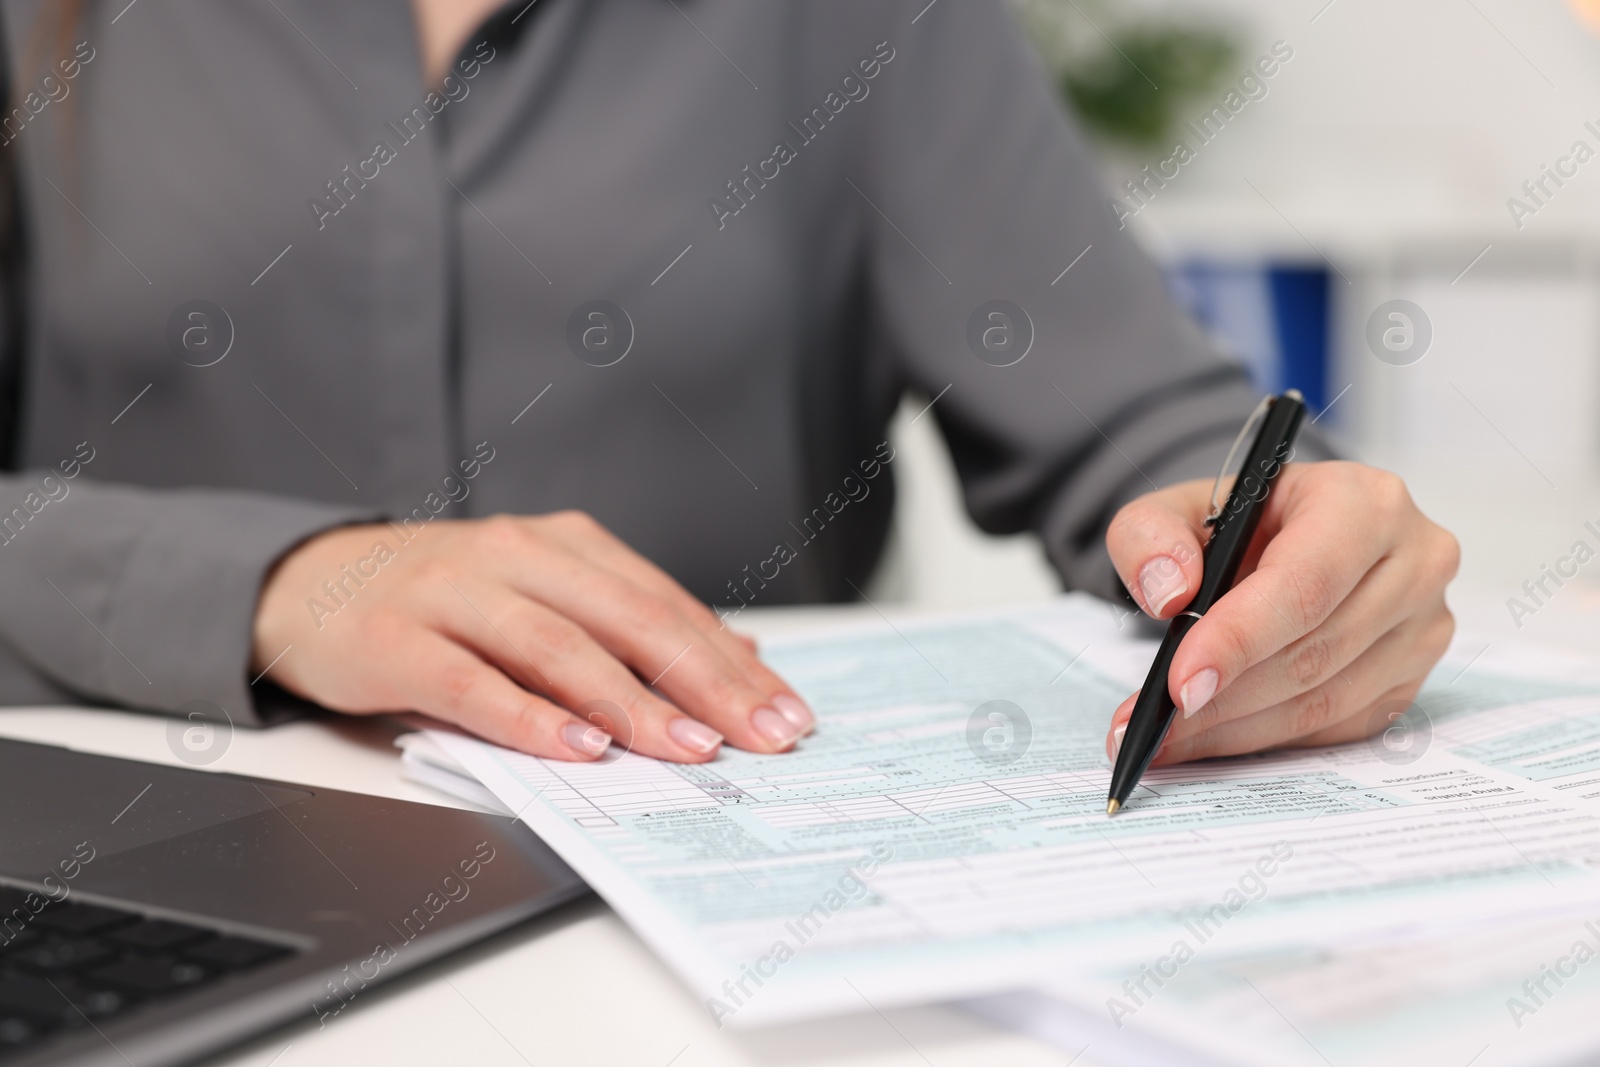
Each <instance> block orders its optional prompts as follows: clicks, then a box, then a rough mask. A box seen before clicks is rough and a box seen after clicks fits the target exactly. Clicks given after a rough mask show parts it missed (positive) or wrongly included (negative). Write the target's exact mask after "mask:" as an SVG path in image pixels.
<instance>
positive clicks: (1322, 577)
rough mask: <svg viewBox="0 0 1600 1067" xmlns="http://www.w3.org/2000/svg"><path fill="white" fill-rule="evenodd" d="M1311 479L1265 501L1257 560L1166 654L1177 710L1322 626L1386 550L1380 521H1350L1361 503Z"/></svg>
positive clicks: (1281, 488)
mask: <svg viewBox="0 0 1600 1067" xmlns="http://www.w3.org/2000/svg"><path fill="white" fill-rule="evenodd" d="M1318 466H1319V467H1320V466H1325V465H1323V464H1319V465H1318ZM1294 470H1295V468H1294V467H1293V466H1290V467H1288V468H1286V469H1285V472H1284V476H1283V477H1284V478H1285V479H1287V478H1288V477H1289V474H1290V472H1293V471H1294ZM1298 481H1299V483H1300V484H1301V485H1303V484H1304V483H1305V479H1304V478H1300V479H1298ZM1317 482H1318V485H1317V486H1316V487H1315V490H1316V491H1314V492H1305V493H1302V494H1301V496H1300V497H1299V498H1296V497H1295V496H1294V494H1293V493H1292V492H1290V490H1292V489H1294V488H1295V486H1294V485H1292V484H1289V485H1286V484H1282V482H1281V481H1280V484H1279V485H1278V486H1277V487H1276V489H1275V491H1274V492H1273V494H1272V495H1271V496H1270V497H1269V498H1268V502H1267V505H1266V506H1267V509H1268V512H1269V513H1271V512H1273V511H1274V510H1276V511H1277V516H1276V517H1275V522H1274V525H1276V522H1278V521H1281V523H1282V525H1281V527H1280V528H1278V529H1276V530H1273V529H1271V528H1268V529H1266V530H1263V531H1262V533H1261V534H1260V535H1259V536H1263V537H1267V538H1269V540H1268V541H1267V543H1266V547H1265V548H1264V549H1263V550H1262V552H1261V561H1260V564H1259V565H1258V566H1257V567H1256V569H1255V571H1254V573H1252V574H1249V575H1247V576H1245V577H1244V578H1243V579H1241V580H1240V582H1239V584H1238V585H1236V586H1235V587H1234V588H1233V589H1232V590H1230V591H1229V592H1228V593H1226V594H1224V595H1223V596H1222V598H1221V599H1219V600H1218V601H1217V602H1216V604H1214V605H1213V606H1212V607H1211V609H1210V610H1209V611H1207V612H1206V614H1205V617H1204V618H1202V619H1200V621H1198V622H1196V623H1195V624H1194V627H1193V628H1192V629H1190V631H1189V634H1188V636H1187V637H1186V638H1185V639H1184V642H1183V644H1182V646H1181V647H1180V648H1179V649H1178V652H1177V654H1176V655H1175V656H1173V659H1172V670H1171V671H1170V673H1169V674H1168V676H1167V677H1168V685H1169V686H1170V687H1171V689H1172V692H1173V693H1174V694H1175V695H1176V696H1177V698H1178V706H1179V707H1180V708H1181V709H1182V710H1183V711H1185V712H1192V711H1193V710H1195V709H1198V708H1201V707H1204V706H1205V705H1206V704H1207V703H1209V702H1210V701H1211V699H1212V697H1214V696H1215V695H1216V694H1217V693H1219V692H1221V691H1222V690H1224V689H1226V688H1227V687H1228V686H1229V685H1231V684H1232V683H1233V682H1234V681H1235V680H1237V679H1238V678H1239V677H1240V676H1241V675H1242V674H1244V672H1245V671H1246V670H1248V669H1249V668H1250V667H1252V666H1254V665H1255V664H1257V663H1260V662H1261V661H1262V660H1264V659H1266V658H1267V657H1268V656H1270V655H1272V654H1273V653H1275V652H1277V651H1278V650H1279V649H1282V648H1283V647H1285V646H1286V645H1288V644H1289V643H1290V642H1292V641H1295V640H1297V639H1298V638H1300V637H1302V636H1304V635H1305V634H1307V633H1310V632H1311V631H1312V630H1314V629H1316V628H1317V627H1318V626H1320V625H1322V623H1323V622H1324V621H1325V620H1326V619H1327V618H1328V616H1329V615H1331V614H1332V613H1333V610H1334V608H1336V607H1337V606H1338V605H1339V603H1340V602H1342V601H1343V600H1344V599H1345V597H1346V596H1348V595H1349V593H1350V591H1351V590H1352V589H1353V588H1355V585H1356V583H1357V582H1358V581H1360V579H1361V577H1362V576H1363V575H1364V574H1366V573H1367V571H1369V570H1371V568H1372V566H1373V564H1374V563H1376V562H1377V561H1378V559H1380V558H1381V557H1382V556H1383V555H1384V554H1385V552H1386V551H1387V550H1388V548H1389V531H1388V529H1387V527H1386V525H1385V524H1384V523H1383V522H1381V521H1379V520H1376V519H1375V520H1374V521H1372V522H1367V523H1353V522H1351V521H1350V516H1351V514H1353V513H1355V512H1356V511H1358V510H1365V509H1368V505H1367V502H1365V501H1362V500H1360V499H1359V498H1358V499H1356V500H1354V501H1353V500H1352V499H1351V498H1350V496H1349V495H1347V494H1345V493H1343V492H1340V491H1337V490H1338V489H1339V488H1340V487H1338V486H1334V485H1332V483H1331V482H1330V481H1329V479H1327V478H1319V479H1317ZM1267 525H1268V524H1267V522H1266V521H1265V519H1263V526H1267Z"/></svg>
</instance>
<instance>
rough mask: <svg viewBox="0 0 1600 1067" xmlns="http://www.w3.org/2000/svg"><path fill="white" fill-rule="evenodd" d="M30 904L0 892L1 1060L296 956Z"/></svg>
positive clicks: (169, 924) (86, 907)
mask: <svg viewBox="0 0 1600 1067" xmlns="http://www.w3.org/2000/svg"><path fill="white" fill-rule="evenodd" d="M28 896H29V894H28V893H27V892H26V891H24V890H20V889H14V888H12V887H10V886H5V885H0V1062H4V1061H5V1060H7V1059H9V1058H11V1057H12V1056H14V1055H17V1054H20V1053H21V1052H23V1051H26V1050H29V1049H31V1048H33V1047H34V1046H35V1045H37V1044H38V1043H40V1042H42V1041H45V1040H47V1039H49V1038H50V1037H52V1036H55V1035H58V1034H60V1033H62V1032H64V1031H77V1030H83V1029H87V1028H88V1027H89V1026H90V1025H91V1024H93V1025H95V1026H103V1025H104V1024H105V1022H106V1021H107V1020H110V1019H115V1018H117V1017H118V1016H120V1015H122V1014H124V1013H125V1012H129V1011H133V1010H135V1009H137V1008H139V1007H141V1006H143V1005H145V1004H149V1003H151V1002H153V1001H159V1000H165V999H167V998H170V997H174V996H178V995H180V994H182V993H185V992H187V991H189V990H191V989H194V988H195V987H197V986H200V985H203V984H205V983H207V982H214V981H216V980H218V979H219V978H222V977H225V976H226V975H229V974H235V973H238V972H240V971H245V970H249V969H250V968H253V967H259V966H261V965H262V964H264V963H268V962H270V961H272V960H276V959H279V958H281V957H283V956H287V955H289V954H290V953H291V952H292V951H293V950H292V949H289V948H285V947H284V946H282V945H275V944H271V943H269V942H266V941H257V940H254V939H252V938H248V937H239V936H237V935H232V934H222V933H218V932H217V931H216V930H212V929H209V928H207V927H204V926H195V925H193V924H190V923H184V922H173V921H172V920H170V919H152V918H150V917H148V916H146V915H143V914H141V913H139V912H137V911H129V910H125V909H122V908H113V907H106V906H104V905H100V904H84V903H80V902H78V901H74V900H70V899H69V900H64V901H60V902H52V903H50V904H48V905H47V906H46V907H45V908H44V909H43V910H41V911H40V912H38V914H33V913H32V912H31V910H30V909H29V908H28V907H27V906H25V905H24V903H23V902H24V900H26V899H27V898H28ZM33 903H34V904H35V905H37V904H38V898H37V897H35V898H34V900H33ZM19 909H20V912H19ZM19 913H20V915H22V916H31V917H29V918H28V920H27V921H26V922H23V921H21V919H20V918H18V917H17V916H18V915H19Z"/></svg>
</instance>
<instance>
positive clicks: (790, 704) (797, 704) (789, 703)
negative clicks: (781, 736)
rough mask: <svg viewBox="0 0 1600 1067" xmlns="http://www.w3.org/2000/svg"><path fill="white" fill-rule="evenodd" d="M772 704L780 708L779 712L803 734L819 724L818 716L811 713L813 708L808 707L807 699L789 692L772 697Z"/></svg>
mask: <svg viewBox="0 0 1600 1067" xmlns="http://www.w3.org/2000/svg"><path fill="white" fill-rule="evenodd" d="M772 706H773V707H775V708H777V709H778V714H779V715H782V716H783V717H784V718H785V719H788V720H789V721H790V722H792V723H794V728H795V729H796V730H799V731H800V732H801V733H803V734H808V733H810V732H811V728H812V727H813V726H815V725H816V724H817V717H816V716H815V715H813V714H811V709H810V708H808V707H806V705H805V701H803V700H801V699H800V698H799V697H792V696H789V695H788V694H787V693H784V694H782V695H781V696H775V697H773V698H772Z"/></svg>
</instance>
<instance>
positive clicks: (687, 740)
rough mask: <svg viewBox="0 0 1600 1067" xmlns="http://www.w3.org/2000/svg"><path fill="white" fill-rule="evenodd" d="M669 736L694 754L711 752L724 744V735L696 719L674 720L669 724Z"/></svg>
mask: <svg viewBox="0 0 1600 1067" xmlns="http://www.w3.org/2000/svg"><path fill="white" fill-rule="evenodd" d="M667 736H668V737H670V738H672V739H673V740H674V741H676V742H677V743H678V744H680V745H682V746H683V747H684V748H687V749H690V750H691V751H694V752H710V751H711V750H712V749H714V748H716V747H717V746H718V745H720V744H722V735H721V734H719V733H717V732H716V731H715V730H713V729H712V728H711V727H709V726H707V725H706V724H705V723H703V722H697V721H696V720H694V719H673V720H672V721H671V722H669V723H667Z"/></svg>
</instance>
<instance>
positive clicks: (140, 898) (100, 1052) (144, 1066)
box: [0, 739, 587, 1067]
mask: <svg viewBox="0 0 1600 1067" xmlns="http://www.w3.org/2000/svg"><path fill="white" fill-rule="evenodd" d="M586 892H587V888H586V887H585V886H584V884H583V882H582V881H581V880H580V879H579V878H578V876H577V875H576V874H574V873H573V872H572V870H571V869H570V868H568V867H567V866H566V865H565V864H564V863H562V862H561V860H560V859H558V858H557V857H556V855H555V854H554V853H552V852H551V851H550V850H549V849H548V848H546V847H545V846H544V844H543V843H541V842H540V841H539V839H538V838H537V837H535V836H534V835H533V833H532V832H530V831H529V830H527V829H526V828H525V827H523V826H521V825H519V824H518V823H517V822H516V821H515V820H513V819H509V818H506V817H504V816H501V815H489V814H482V813H478V812H472V811H462V810H458V809H455V808H446V807H435V806H432V805H428V804H414V803H409V802H407V801H403V800H389V799H385V798H382V797H372V796H364V795H361V794H356V793H346V792H342V791H340V790H336V789H322V788H314V787H310V786H301V785H291V784H288V783H284V782H275V781H269V780H267V779H260V778H249V777H244V776H241V775H233V774H221V773H215V772H208V771H200V770H190V769H187V768H180V767H168V766H163V765H158V764H150V763H141V762H137V761H133V760H124V759H114V758H111V757H107V756H98V755H92V754H89V753H85V752H78V751H74V750H72V749H67V748H59V747H55V746H51V745H39V744H31V743H27V742H22V741H11V740H4V739H0V1064H4V1065H5V1067H13V1065H15V1067H23V1065H33V1064H46V1063H48V1064H71V1065H82V1067H89V1065H91V1064H92V1065H97V1067H98V1065H107V1067H109V1065H113V1064H114V1065H117V1067H125V1065H126V1064H128V1063H136V1064H139V1065H140V1067H158V1065H165V1064H178V1063H186V1062H190V1061H192V1060H194V1059H196V1058H198V1057H202V1056H204V1055H206V1054H208V1053H211V1052H215V1051H217V1050H220V1049H222V1048H224V1047H226V1046H228V1045H231V1044H234V1043H236V1042H238V1041H240V1040H242V1039H244V1038H246V1037H250V1036H253V1035H255V1034H257V1033H259V1032H261V1031H262V1030H265V1029H268V1028H270V1027H274V1026H278V1025H281V1024H285V1023H290V1022H293V1021H295V1020H317V1021H320V1023H321V1024H322V1025H336V1024H337V1019H338V1016H339V1015H340V1014H341V1013H343V1012H345V1011H347V1010H349V1009H350V1008H351V1007H352V1006H357V1005H359V1004H360V1002H361V998H362V996H363V995H364V994H366V993H367V991H368V990H370V989H371V988H372V987H373V986H374V985H377V984H378V983H381V982H385V981H388V980H389V979H391V978H393V977H395V976H396V975H399V974H404V973H405V972H407V971H410V970H412V969H414V968H416V967H419V966H421V965H423V964H425V963H427V962H428V961H430V960H434V959H437V958H438V957H440V956H442V955H444V954H446V953H448V952H451V951H453V950H455V949H458V948H461V947H463V946H465V945H467V944H469V943H472V942H475V941H478V940H480V939H482V938H484V937H487V936H489V935H490V934H493V933H495V932H497V931H500V930H504V929H506V928H507V927H509V926H512V925H514V924H516V923H519V922H522V921H523V920H525V919H528V918H530V917H532V916H534V915H537V914H539V913H541V912H544V911H547V910H549V909H550V908H553V907H555V906H557V905H559V904H562V903H565V902H567V901H570V900H572V899H574V898H576V897H579V896H581V895H583V894H584V893H586Z"/></svg>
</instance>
